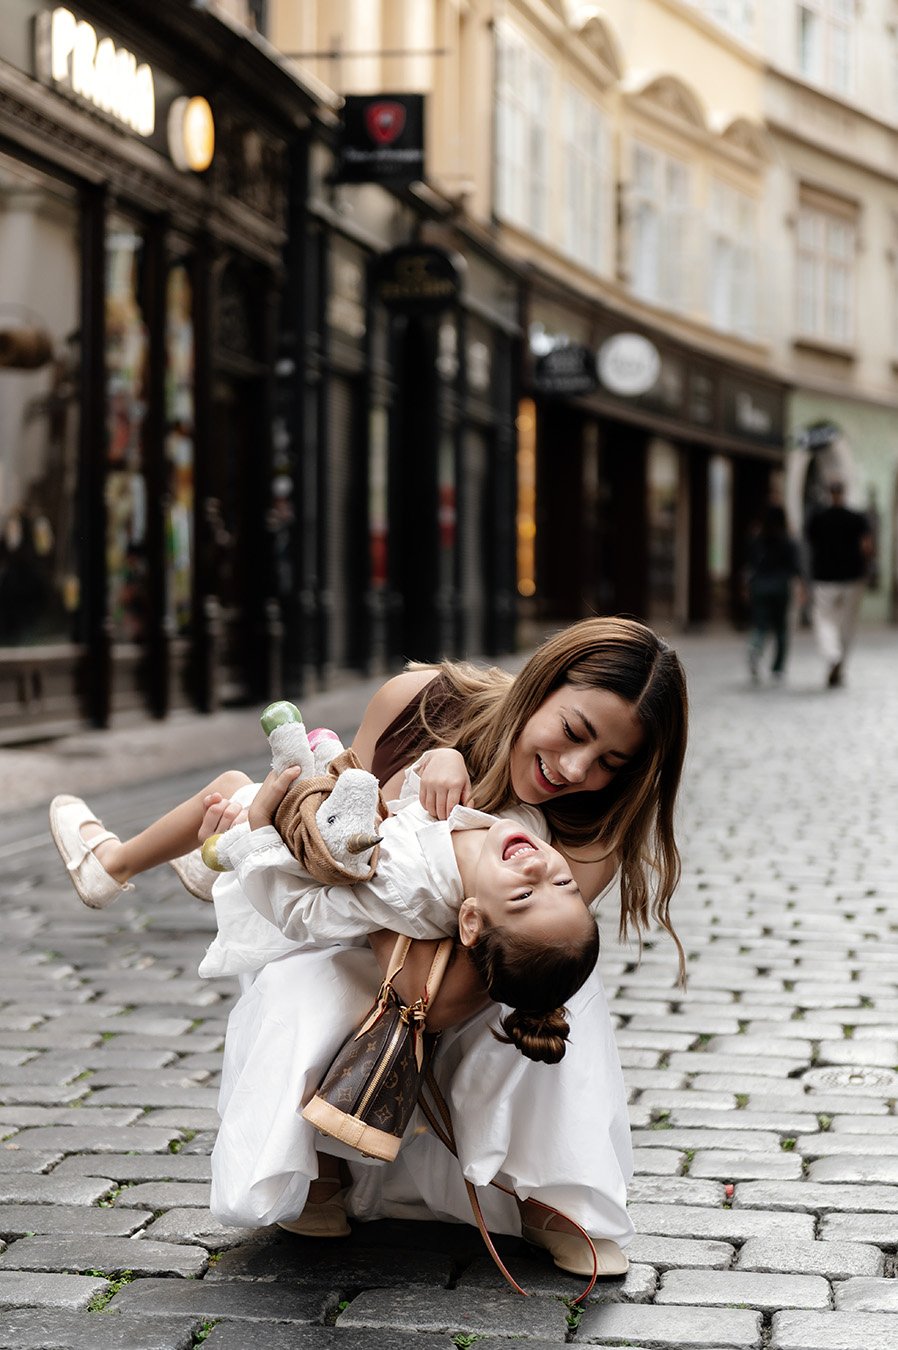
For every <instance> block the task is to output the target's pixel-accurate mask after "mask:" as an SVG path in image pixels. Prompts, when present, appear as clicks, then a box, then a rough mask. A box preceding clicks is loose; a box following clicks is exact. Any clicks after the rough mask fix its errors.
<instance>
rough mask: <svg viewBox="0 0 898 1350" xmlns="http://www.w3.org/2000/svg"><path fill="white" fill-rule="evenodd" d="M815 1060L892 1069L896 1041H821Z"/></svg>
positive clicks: (897, 1047) (897, 1059) (897, 1049)
mask: <svg viewBox="0 0 898 1350" xmlns="http://www.w3.org/2000/svg"><path fill="white" fill-rule="evenodd" d="M817 1061H818V1063H820V1064H862V1065H870V1066H882V1067H883V1068H887V1069H894V1067H895V1065H896V1064H898V1041H896V1040H895V1039H894V1037H892V1039H891V1040H887V1041H878V1040H863V1039H859V1040H854V1039H853V1038H852V1039H851V1040H850V1041H847V1040H842V1041H821V1042H820V1045H819V1048H818V1052H817Z"/></svg>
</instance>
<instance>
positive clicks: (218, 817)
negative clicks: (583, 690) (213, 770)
mask: <svg viewBox="0 0 898 1350" xmlns="http://www.w3.org/2000/svg"><path fill="white" fill-rule="evenodd" d="M203 808H204V811H205V814H204V816H203V821H202V824H201V825H200V828H199V832H198V834H197V838H198V839H199V842H200V843H201V844H205V842H206V840H207V839H209V838H211V836H212V835H213V834H224V832H225V830H229V829H230V828H231V826H232V825H238V824H239V823H240V821H241V820H246V808H245V807H243V806H240V805H239V804H238V803H237V802H232V801H231V799H230V798H229V797H223V796H222V795H221V793H220V792H210V793H209V795H208V797H204V798H203Z"/></svg>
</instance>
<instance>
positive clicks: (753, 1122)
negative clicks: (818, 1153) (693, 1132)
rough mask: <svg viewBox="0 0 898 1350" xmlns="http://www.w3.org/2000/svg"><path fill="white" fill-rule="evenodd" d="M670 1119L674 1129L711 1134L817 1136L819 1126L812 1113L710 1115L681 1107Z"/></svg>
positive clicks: (669, 1114)
mask: <svg viewBox="0 0 898 1350" xmlns="http://www.w3.org/2000/svg"><path fill="white" fill-rule="evenodd" d="M667 1119H668V1120H669V1122H670V1124H671V1125H673V1126H674V1127H675V1128H677V1127H680V1126H698V1127H700V1128H704V1129H711V1130H729V1129H735V1130H764V1131H769V1130H775V1131H776V1132H777V1133H779V1134H795V1135H798V1134H815V1133H816V1132H817V1131H818V1130H819V1128H820V1126H819V1124H818V1122H817V1117H816V1116H815V1115H811V1113H810V1112H809V1111H790V1110H788V1109H786V1110H782V1111H756V1110H740V1111H736V1112H733V1113H732V1114H731V1113H730V1112H729V1111H708V1110H705V1108H704V1107H701V1108H698V1107H693V1106H678V1107H675V1108H674V1109H673V1110H671V1111H669V1113H668V1116H667Z"/></svg>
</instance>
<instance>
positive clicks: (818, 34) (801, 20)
mask: <svg viewBox="0 0 898 1350" xmlns="http://www.w3.org/2000/svg"><path fill="white" fill-rule="evenodd" d="M856 21H857V12H856V0H797V4H796V39H797V51H798V70H799V73H800V74H801V75H803V76H804V78H805V79H806V80H810V81H811V82H812V83H814V84H821V85H823V86H824V87H825V88H827V89H831V90H832V91H833V93H836V94H849V93H851V91H852V88H853V86H854V42H855V27H856Z"/></svg>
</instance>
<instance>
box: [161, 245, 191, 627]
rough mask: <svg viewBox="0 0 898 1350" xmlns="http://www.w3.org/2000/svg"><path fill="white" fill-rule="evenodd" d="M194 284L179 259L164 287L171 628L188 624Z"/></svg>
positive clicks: (167, 586) (169, 606)
mask: <svg viewBox="0 0 898 1350" xmlns="http://www.w3.org/2000/svg"><path fill="white" fill-rule="evenodd" d="M193 368H194V340H193V287H192V285H191V281H190V272H189V270H188V268H187V265H186V264H185V263H183V262H178V263H175V264H174V265H173V266H172V267H170V268H169V273H168V280H167V283H166V288H165V462H166V468H167V472H168V491H167V494H166V496H167V500H166V548H165V556H166V571H167V578H166V580H167V585H166V597H167V605H168V618H169V622H170V624H171V625H172V631H173V632H175V633H180V634H183V633H186V632H187V631H188V630H189V628H190V618H191V609H192V596H193V556H194V546H193V507H194V399H193Z"/></svg>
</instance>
